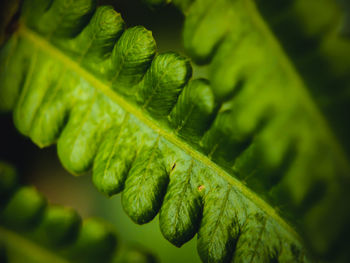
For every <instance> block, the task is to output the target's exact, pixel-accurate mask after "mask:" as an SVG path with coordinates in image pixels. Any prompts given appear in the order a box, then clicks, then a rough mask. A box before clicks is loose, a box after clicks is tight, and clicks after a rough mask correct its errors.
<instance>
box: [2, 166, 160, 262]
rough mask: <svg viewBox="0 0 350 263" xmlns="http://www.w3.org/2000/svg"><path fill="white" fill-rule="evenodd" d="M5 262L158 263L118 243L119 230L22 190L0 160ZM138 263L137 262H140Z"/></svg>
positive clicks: (138, 251)
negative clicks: (84, 217) (117, 232)
mask: <svg viewBox="0 0 350 263" xmlns="http://www.w3.org/2000/svg"><path fill="white" fill-rule="evenodd" d="M0 186H1V188H0V195H1V205H0V244H2V245H3V248H4V250H3V258H4V261H1V262H22V261H23V260H26V262H57V263H58V262H62V263H63V262H86V263H88V262H123V263H125V262H139V263H146V262H149V263H151V262H155V261H156V260H155V258H154V257H153V256H152V255H151V254H150V253H149V252H146V251H144V250H143V249H142V248H137V247H128V246H126V245H125V244H123V245H122V247H121V248H119V247H120V245H118V249H117V236H116V231H115V229H114V228H113V227H112V226H111V225H108V224H107V223H106V222H104V221H102V220H100V219H98V218H88V219H84V220H82V219H81V218H80V216H79V215H78V214H77V213H76V212H75V211H74V210H73V209H71V208H67V207H62V206H58V205H47V201H46V199H45V198H44V197H43V196H42V195H41V194H40V193H38V192H37V190H36V189H35V188H34V187H30V186H20V185H19V184H18V179H17V176H16V172H15V170H14V169H13V167H11V166H10V165H8V164H7V163H4V162H0ZM135 259H136V261H135Z"/></svg>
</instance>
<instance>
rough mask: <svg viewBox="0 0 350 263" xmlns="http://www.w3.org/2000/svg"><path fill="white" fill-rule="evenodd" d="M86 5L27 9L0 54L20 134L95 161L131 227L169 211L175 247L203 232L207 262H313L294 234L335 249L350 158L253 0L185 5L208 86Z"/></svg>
mask: <svg viewBox="0 0 350 263" xmlns="http://www.w3.org/2000/svg"><path fill="white" fill-rule="evenodd" d="M82 2H83V3H80V1H79V3H77V4H75V3H74V4H73V3H72V5H73V6H72V7H71V8H68V9H67V8H63V7H64V6H65V3H64V2H62V1H58V0H55V1H54V3H53V4H52V5H51V6H50V7H49V8H48V10H46V11H44V10H42V9H41V6H40V5H39V6H40V7H37V6H35V5H33V6H30V5H28V4H25V5H24V6H25V7H26V8H24V9H23V10H24V12H23V16H22V18H21V26H20V27H19V30H18V31H17V32H16V33H15V34H14V35H13V37H12V38H11V39H10V40H9V41H8V42H7V43H6V44H5V45H4V47H3V48H2V51H1V55H0V56H1V58H2V60H1V63H2V65H3V66H2V67H1V68H0V76H1V78H0V80H1V89H0V93H1V96H0V98H6V99H4V103H1V104H0V105H1V107H0V108H1V109H4V110H9V109H10V108H14V121H15V124H16V126H17V128H18V129H19V131H20V132H21V133H23V134H24V135H26V136H29V137H30V138H31V139H32V140H33V141H34V142H35V143H36V144H38V145H39V146H47V145H50V144H52V143H55V142H56V141H57V148H58V155H59V157H60V159H61V161H62V164H63V165H64V166H65V167H66V169H67V170H69V171H70V172H71V173H73V174H81V173H85V172H87V171H88V170H89V169H90V168H92V169H93V182H94V183H95V185H96V187H97V188H98V189H99V190H100V191H101V192H103V193H105V194H107V195H113V194H116V193H119V192H121V191H123V193H122V203H123V206H124V210H125V211H126V213H127V214H128V215H129V216H130V217H131V218H132V220H133V221H135V222H137V223H140V224H142V223H146V222H148V221H150V220H151V219H152V218H154V217H155V216H156V215H157V213H158V211H160V226H161V231H162V233H163V234H164V236H165V238H166V239H168V240H169V241H170V242H172V243H173V244H175V245H177V246H181V245H182V244H183V243H185V242H186V241H188V240H189V239H191V238H192V237H193V236H194V235H195V234H196V233H197V232H198V252H199V255H200V257H201V259H202V260H203V261H204V262H230V261H231V260H234V261H235V262H241V261H248V262H253V261H254V262H261V261H266V262H268V261H273V260H277V261H279V262H307V261H309V254H308V253H307V252H306V248H305V246H304V244H303V243H304V241H302V239H301V238H300V237H299V235H298V234H297V233H296V231H295V230H294V229H293V227H292V226H291V225H298V232H301V233H303V238H305V240H307V241H308V244H309V246H310V247H312V251H313V252H315V251H316V256H324V255H328V256H329V255H331V256H332V253H335V252H334V251H335V250H334V248H336V247H337V244H339V240H340V239H341V238H342V237H345V233H346V232H344V231H343V229H345V228H346V224H347V222H348V219H349V218H350V211H349V209H348V207H347V205H346V202H343V200H349V199H348V198H349V193H348V191H347V189H348V185H349V177H348V175H349V174H350V173H349V171H350V169H349V163H348V160H347V157H346V155H345V154H344V152H343V150H342V149H341V147H340V145H339V143H338V142H337V141H336V139H335V138H334V136H333V134H332V132H331V130H330V128H329V127H328V125H327V123H326V122H325V120H324V118H323V116H322V115H321V114H320V112H319V111H318V109H317V107H316V105H315V104H314V102H313V101H312V99H311V97H310V95H309V94H308V92H307V90H306V89H305V85H304V83H303V82H302V80H301V78H300V76H299V75H298V74H297V72H296V71H295V70H294V68H293V66H292V64H291V63H290V61H289V60H288V59H287V57H286V56H285V53H284V52H283V50H282V49H281V47H280V46H279V44H278V43H277V41H276V39H275V38H274V36H273V35H272V34H271V32H270V31H269V29H268V28H267V27H266V24H265V23H264V21H263V20H262V18H261V17H260V16H259V13H258V12H257V10H256V8H255V5H254V3H253V2H252V1H250V0H236V1H228V0H218V1H209V0H197V1H195V2H193V3H192V5H191V6H190V7H189V2H190V1H185V2H183V3H184V5H183V6H184V8H187V7H188V9H186V15H187V17H186V20H185V27H184V37H185V39H184V42H185V43H184V44H185V47H186V49H187V51H188V53H189V54H190V56H191V57H192V59H194V60H195V61H197V62H199V63H210V64H209V75H208V77H209V81H210V85H209V84H208V82H207V81H205V80H191V79H190V78H191V73H192V70H191V67H190V63H189V59H187V58H184V57H182V56H180V55H178V54H176V53H163V54H157V53H156V51H155V43H154V40H153V39H152V37H151V33H150V32H149V31H147V30H146V29H144V28H142V27H134V28H130V29H127V30H125V31H123V30H124V22H122V20H121V19H120V15H119V14H117V13H116V12H114V11H112V9H111V8H109V7H98V8H97V10H96V11H95V12H94V13H93V12H92V6H93V1H89V0H84V1H82ZM177 2H178V5H180V6H181V3H180V1H177ZM185 6H186V7H185ZM32 9H33V10H32ZM92 13H93V14H92ZM32 14H36V15H35V17H33V15H32ZM66 16H68V17H69V19H68V20H67V23H63V24H60V23H57V17H66ZM90 16H92V17H91V20H90V21H89V22H88V18H87V17H90ZM50 19H51V20H50ZM48 20H50V23H46V21H48ZM69 21H74V22H71V23H69ZM104 21H106V23H104ZM227 21H230V22H229V23H228V22H227ZM42 23H45V25H42ZM96 25H99V26H96ZM122 31H123V33H122ZM101 32H103V33H101ZM114 41H116V43H115V45H114V46H113V42H114ZM13 76H18V77H16V78H13ZM251 189H252V190H251ZM275 206H277V207H283V208H281V209H280V210H282V211H281V214H282V215H283V216H285V217H286V218H288V219H289V220H291V221H292V222H293V223H292V224H289V223H287V222H286V220H285V219H282V217H281V216H280V215H279V212H277V209H275V208H274V207H275ZM291 214H293V216H290V215H291ZM288 215H289V216H288ZM329 224H332V225H333V226H334V227H333V229H331V230H327V229H328V228H327V226H328V225H329Z"/></svg>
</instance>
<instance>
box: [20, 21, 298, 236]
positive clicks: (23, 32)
mask: <svg viewBox="0 0 350 263" xmlns="http://www.w3.org/2000/svg"><path fill="white" fill-rule="evenodd" d="M15 34H18V35H19V36H22V37H24V38H25V39H27V40H29V41H30V42H32V43H33V44H34V45H36V46H38V47H40V48H41V49H42V50H44V51H45V52H46V53H48V54H49V55H50V56H52V57H54V58H55V59H57V60H59V61H61V62H62V64H63V65H65V67H67V68H70V69H71V70H73V71H75V72H76V73H77V74H78V75H80V76H82V77H83V78H84V79H85V80H86V81H88V82H89V83H90V84H91V86H93V87H94V88H95V89H97V90H99V91H100V92H102V93H103V94H104V95H105V96H107V97H108V98H110V99H111V100H112V101H114V102H115V103H117V104H118V105H119V106H120V107H122V108H123V109H124V110H125V111H126V112H129V113H131V114H132V115H134V116H135V117H136V118H137V119H139V120H140V121H141V122H143V123H144V124H145V125H146V126H148V127H149V128H150V129H152V130H153V131H154V132H156V133H158V134H159V135H160V136H162V137H163V138H165V139H166V140H167V141H169V142H170V143H172V144H174V145H176V146H177V147H178V148H180V149H181V150H183V151H184V152H186V153H187V154H188V155H189V156H191V157H192V158H193V159H195V160H197V161H199V162H201V163H203V164H204V165H205V166H206V167H209V168H210V169H211V170H213V171H214V172H215V173H216V174H217V175H219V176H221V177H222V178H224V179H225V180H226V181H227V182H228V183H229V184H231V185H232V187H234V188H235V189H236V190H238V191H240V192H241V193H242V195H244V196H245V197H246V198H248V199H249V200H250V201H252V202H253V203H254V204H255V205H256V206H257V207H258V208H259V209H261V210H262V211H263V212H265V213H266V214H267V215H268V216H269V217H271V218H273V219H274V220H275V221H276V222H277V223H278V224H280V225H281V226H282V227H283V228H284V229H286V230H287V231H288V232H289V233H290V234H291V235H292V236H293V237H294V238H295V239H296V240H298V241H299V242H302V241H301V240H302V239H301V238H300V236H299V235H298V234H297V233H296V231H295V230H294V229H293V228H292V227H291V226H290V224H288V223H287V222H286V221H285V220H284V219H282V218H281V217H280V216H279V215H278V213H277V212H276V211H275V210H274V209H273V208H272V207H271V206H270V205H269V204H268V203H267V202H265V201H264V200H263V199H261V198H260V197H259V196H258V195H256V194H255V193H254V192H253V191H251V190H250V189H249V188H248V187H247V186H245V185H244V184H243V183H241V182H240V181H239V180H238V179H236V178H234V177H233V176H232V175H230V174H229V173H227V172H226V171H225V170H224V169H223V168H221V167H220V166H219V165H217V164H215V163H214V162H213V161H212V160H210V159H209V158H208V157H207V156H205V155H204V154H202V153H201V152H199V151H197V150H195V149H194V148H192V147H191V146H190V145H189V144H187V143H186V142H185V141H183V140H182V139H180V138H178V137H177V136H176V134H174V133H173V132H170V131H168V130H167V129H165V128H163V127H161V125H159V123H157V121H156V120H154V119H153V118H151V117H150V116H149V115H148V114H146V112H145V111H142V110H139V109H138V108H137V106H135V105H133V104H131V103H129V102H128V101H127V100H126V99H124V98H123V97H122V96H120V95H119V94H117V93H116V92H115V91H114V90H112V89H111V88H110V87H111V86H112V85H111V83H104V82H102V81H101V80H99V79H97V78H96V77H95V76H94V75H93V74H91V73H90V72H88V71H87V70H85V69H84V68H82V67H81V66H80V65H79V64H78V63H76V62H75V61H73V60H72V59H71V58H70V57H68V56H66V55H65V54H64V53H63V52H61V51H60V50H59V49H58V48H56V47H55V46H53V45H52V44H51V43H49V42H48V41H47V40H45V39H44V38H43V37H41V36H40V35H38V34H37V33H35V32H33V31H32V30H30V29H29V28H27V27H26V26H25V25H23V24H21V25H20V26H19V28H18V31H17V32H16V33H15Z"/></svg>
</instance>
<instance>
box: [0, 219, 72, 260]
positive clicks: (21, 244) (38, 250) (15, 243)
mask: <svg viewBox="0 0 350 263" xmlns="http://www.w3.org/2000/svg"><path fill="white" fill-rule="evenodd" d="M0 241H5V242H6V244H7V245H9V244H10V246H11V247H12V250H13V249H14V248H15V249H16V250H19V251H24V252H25V254H26V255H35V256H36V257H38V256H40V258H41V259H40V262H52V263H69V261H67V260H66V259H63V258H62V257H60V256H58V255H57V254H55V253H53V252H52V251H51V250H49V249H47V248H45V247H43V246H41V245H39V244H37V243H35V242H34V241H32V240H30V239H28V238H25V237H23V236H21V235H19V234H17V233H16V232H14V231H12V230H9V229H6V228H4V227H3V226H0Z"/></svg>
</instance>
